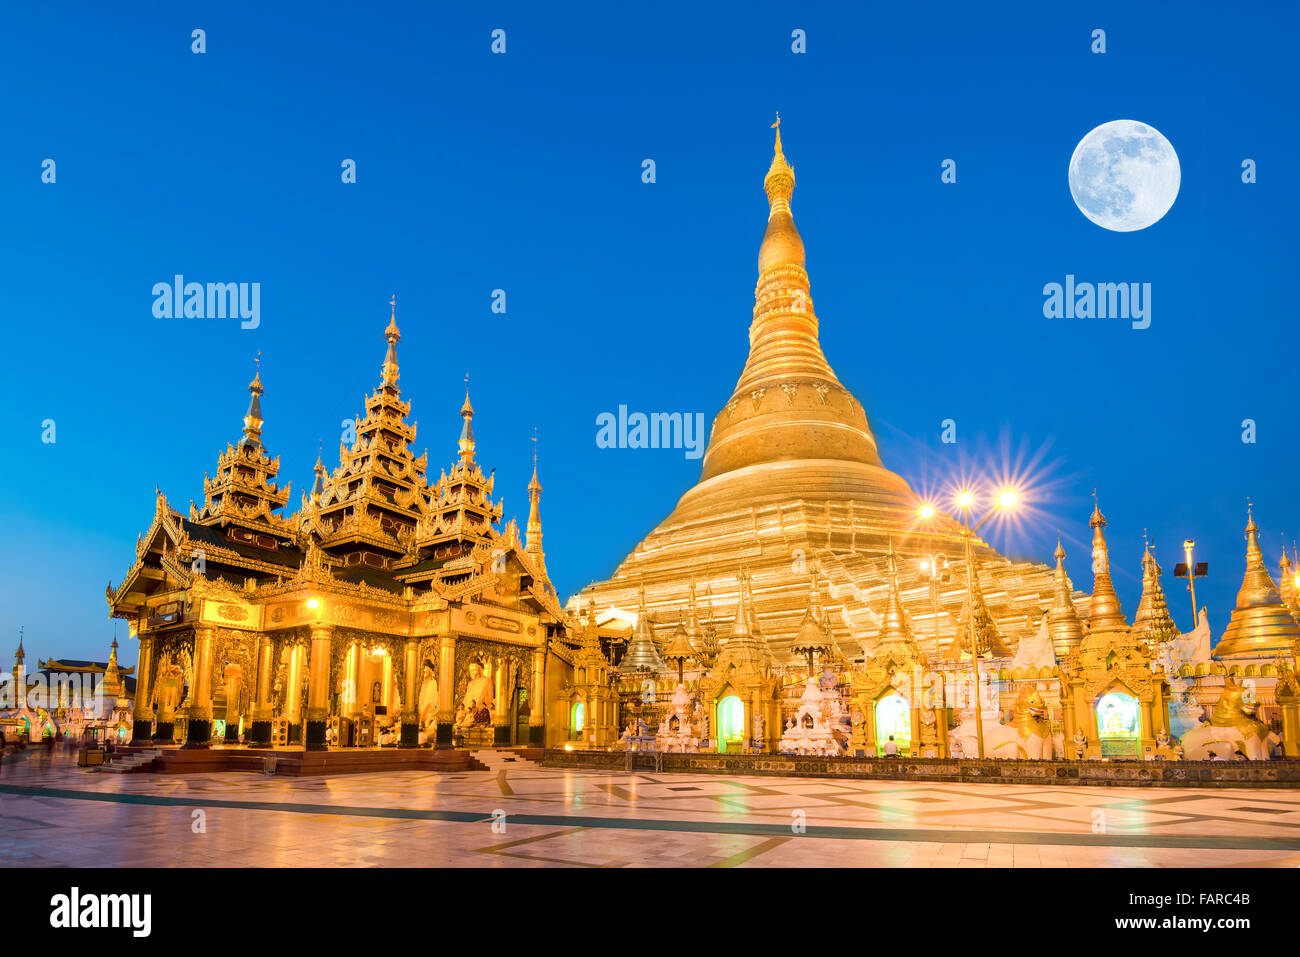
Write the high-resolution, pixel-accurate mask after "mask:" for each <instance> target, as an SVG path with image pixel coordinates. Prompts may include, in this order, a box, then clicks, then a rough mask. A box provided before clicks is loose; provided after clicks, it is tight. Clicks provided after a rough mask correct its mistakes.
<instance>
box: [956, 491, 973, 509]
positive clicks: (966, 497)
mask: <svg viewBox="0 0 1300 957" xmlns="http://www.w3.org/2000/svg"><path fill="white" fill-rule="evenodd" d="M973 504H975V496H974V495H972V494H971V493H970V492H962V493H961V494H960V495H958V496H957V505H958V506H959V507H961V508H970V507H971V506H972V505H973Z"/></svg>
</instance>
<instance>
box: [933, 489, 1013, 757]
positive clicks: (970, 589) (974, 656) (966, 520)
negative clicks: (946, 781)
mask: <svg viewBox="0 0 1300 957" xmlns="http://www.w3.org/2000/svg"><path fill="white" fill-rule="evenodd" d="M1018 501H1019V496H1017V495H1016V493H1015V491H1014V490H1013V489H1009V488H1005V489H1003V490H1002V492H1001V493H1000V494H999V495H998V497H997V504H996V505H994V506H993V508H991V509H990V510H989V513H988V514H987V515H985V516H984V517H983V518H982V519H980V520H979V522H978V523H977V524H976V525H975V526H974V527H973V528H972V527H971V524H970V510H971V508H972V506H974V504H975V493H974V492H973V491H972V490H971V489H962V490H961V491H960V492H958V493H957V507H958V508H959V509H960V510H961V537H962V551H963V554H964V555H965V558H966V621H967V626H968V627H969V628H970V660H971V668H972V670H973V672H974V675H975V740H976V742H977V744H978V755H979V757H980V758H983V757H984V714H983V709H982V708H981V707H980V650H979V638H978V636H977V635H976V634H975V553H974V552H973V550H972V549H971V539H972V538H974V537H975V533H976V532H978V531H979V530H980V529H981V528H983V527H984V523H985V522H987V521H988V520H989V519H990V518H992V517H993V516H994V515H996V514H997V513H998V512H1006V511H1010V510H1011V509H1013V508H1015V507H1016V503H1017V502H1018ZM934 511H935V510H934V506H932V505H922V506H921V509H920V515H921V517H922V518H923V519H928V518H931V517H933V516H934Z"/></svg>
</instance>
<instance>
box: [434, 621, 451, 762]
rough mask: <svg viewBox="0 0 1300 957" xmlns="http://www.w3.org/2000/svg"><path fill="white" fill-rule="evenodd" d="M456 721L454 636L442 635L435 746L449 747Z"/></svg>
mask: <svg viewBox="0 0 1300 957" xmlns="http://www.w3.org/2000/svg"><path fill="white" fill-rule="evenodd" d="M455 722H456V638H455V636H454V635H443V636H442V640H441V642H440V646H439V648H438V728H437V734H436V746H437V747H439V748H450V747H451V732H452V725H453V724H455Z"/></svg>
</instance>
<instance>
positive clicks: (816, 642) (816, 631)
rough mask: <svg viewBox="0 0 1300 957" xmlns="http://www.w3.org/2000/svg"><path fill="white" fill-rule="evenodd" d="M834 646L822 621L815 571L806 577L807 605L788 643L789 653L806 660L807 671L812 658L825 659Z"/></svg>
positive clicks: (810, 666) (811, 669) (811, 664)
mask: <svg viewBox="0 0 1300 957" xmlns="http://www.w3.org/2000/svg"><path fill="white" fill-rule="evenodd" d="M833 648H834V642H833V639H831V636H830V633H829V631H828V630H827V629H826V627H825V625H824V624H823V623H822V617H821V595H820V593H819V592H818V589H817V573H816V572H813V573H811V574H810V575H809V577H808V607H807V609H806V610H805V611H804V613H803V620H802V621H801V622H800V623H799V631H798V632H797V633H796V634H795V637H794V641H793V642H791V644H790V653H791V654H793V655H799V656H801V657H803V658H805V659H807V662H808V672H809V673H810V674H811V673H812V671H813V659H814V657H819V658H822V659H825V658H826V657H827V656H828V655H829V654H830V652H831V651H832V649H833Z"/></svg>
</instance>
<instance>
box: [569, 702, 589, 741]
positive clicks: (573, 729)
mask: <svg viewBox="0 0 1300 957" xmlns="http://www.w3.org/2000/svg"><path fill="white" fill-rule="evenodd" d="M586 716H587V706H586V705H585V704H583V703H582V702H581V701H579V702H577V703H575V704H574V706H573V710H572V711H571V712H570V717H569V737H571V738H576V737H578V736H579V735H581V734H582V727H583V723H584V721H585V719H586Z"/></svg>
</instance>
